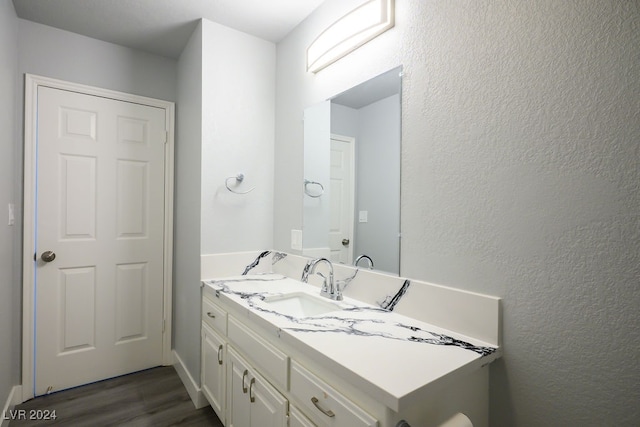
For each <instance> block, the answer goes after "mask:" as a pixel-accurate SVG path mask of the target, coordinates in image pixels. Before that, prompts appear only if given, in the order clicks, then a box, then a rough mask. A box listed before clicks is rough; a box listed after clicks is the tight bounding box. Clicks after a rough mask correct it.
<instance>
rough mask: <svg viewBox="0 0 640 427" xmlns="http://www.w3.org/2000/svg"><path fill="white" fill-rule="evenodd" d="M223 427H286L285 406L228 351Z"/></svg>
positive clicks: (280, 398) (251, 371)
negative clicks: (227, 397) (225, 418)
mask: <svg viewBox="0 0 640 427" xmlns="http://www.w3.org/2000/svg"><path fill="white" fill-rule="evenodd" d="M227 354H228V372H229V382H228V395H229V407H228V415H229V417H228V419H227V424H226V425H227V427H286V426H287V412H288V405H289V402H288V401H287V399H286V398H285V397H284V396H283V395H282V394H280V393H279V392H278V390H276V389H275V387H273V386H272V385H271V384H269V383H268V382H267V381H266V380H265V379H264V378H263V377H262V376H261V375H260V374H258V372H257V371H256V370H255V369H254V368H253V367H252V366H251V365H250V364H249V363H248V362H247V361H246V360H245V359H243V358H242V356H240V355H239V354H238V353H237V352H236V351H235V350H234V349H233V348H232V347H229V349H228V353H227Z"/></svg>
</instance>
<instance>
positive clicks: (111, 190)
mask: <svg viewBox="0 0 640 427" xmlns="http://www.w3.org/2000/svg"><path fill="white" fill-rule="evenodd" d="M37 102H38V106H37V112H38V115H37V180H36V218H35V222H36V232H35V245H36V257H37V261H36V267H35V286H34V302H35V307H34V313H35V320H34V325H35V332H34V334H35V352H34V353H35V355H34V357H35V363H34V367H35V369H34V387H35V390H34V393H35V395H36V396H37V395H41V394H44V393H47V392H49V391H57V390H61V389H65V388H69V387H73V386H77V385H80V384H85V383H89V382H92V381H96V380H101V379H104V378H109V377H113V376H117V375H121V374H125V373H129V372H133V371H136V370H140V369H145V368H149V367H153V366H158V365H160V364H162V361H163V317H164V314H163V313H164V310H163V286H164V278H163V274H164V273H163V270H164V215H165V213H164V210H165V209H164V207H165V203H164V195H165V190H164V185H165V184H164V183H165V179H164V170H165V164H164V144H165V142H166V138H167V133H166V131H165V129H166V127H165V121H166V119H165V113H166V112H165V110H164V109H162V108H156V107H150V106H145V105H140V104H136V103H131V102H124V101H118V100H114V99H109V98H105V97H99V96H92V95H87V94H81V93H77V92H72V91H67V90H60V89H54V88H49V87H43V86H40V87H38V93H37ZM47 251H49V252H51V253H55V259H51V258H52V257H53V256H52V255H51V253H47ZM47 255H49V257H47Z"/></svg>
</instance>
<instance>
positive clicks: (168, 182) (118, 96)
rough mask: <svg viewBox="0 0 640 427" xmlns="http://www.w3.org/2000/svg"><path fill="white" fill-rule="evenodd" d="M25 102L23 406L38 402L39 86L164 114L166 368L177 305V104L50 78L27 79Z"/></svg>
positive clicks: (163, 352) (168, 360) (26, 77)
mask: <svg viewBox="0 0 640 427" xmlns="http://www.w3.org/2000/svg"><path fill="white" fill-rule="evenodd" d="M24 83H25V98H24V175H23V176H24V189H23V194H24V202H23V203H24V205H23V206H24V207H23V221H24V223H23V227H24V230H23V253H22V274H23V279H22V401H23V402H24V401H27V400H29V399H31V398H33V397H34V394H35V385H34V372H35V360H34V354H35V342H34V340H35V333H34V327H35V321H34V320H35V310H34V309H35V293H34V285H35V281H34V279H35V263H34V261H33V260H34V257H35V255H34V254H35V237H36V236H35V234H36V233H35V229H36V216H35V207H36V171H37V162H36V154H37V135H38V133H37V112H38V87H40V86H43V87H50V88H54V89H61V90H67V91H71V92H78V93H82V94H86V95H91V96H99V97H103V98H109V99H114V100H117V101H124V102H132V103H136V104H142V105H147V106H150V107H156V108H161V109H164V110H165V123H166V125H165V126H166V128H165V130H166V132H167V137H166V143H165V147H164V209H165V210H164V212H165V215H164V257H163V262H164V271H163V276H164V281H163V293H164V295H163V328H162V363H163V364H164V365H171V364H173V355H172V353H171V331H172V318H171V313H172V305H173V298H172V295H173V282H172V274H173V175H174V131H175V103H173V102H169V101H163V100H159V99H154V98H147V97H144V96H138V95H132V94H128V93H124V92H117V91H113V90H109V89H102V88H97V87H93V86H87V85H82V84H77V83H72V82H67V81H63V80H57V79H52V78H49V77H43V76H37V75H33V74H25V82H24Z"/></svg>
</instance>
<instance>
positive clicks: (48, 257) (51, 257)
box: [40, 251, 56, 262]
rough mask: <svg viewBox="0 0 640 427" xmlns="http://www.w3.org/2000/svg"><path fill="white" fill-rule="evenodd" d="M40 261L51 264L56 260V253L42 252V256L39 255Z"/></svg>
mask: <svg viewBox="0 0 640 427" xmlns="http://www.w3.org/2000/svg"><path fill="white" fill-rule="evenodd" d="M40 259H41V260H43V261H44V262H51V261H53V260H54V259H56V253H55V252H53V251H45V252H42V255H40Z"/></svg>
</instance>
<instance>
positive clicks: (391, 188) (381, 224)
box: [304, 95, 401, 274]
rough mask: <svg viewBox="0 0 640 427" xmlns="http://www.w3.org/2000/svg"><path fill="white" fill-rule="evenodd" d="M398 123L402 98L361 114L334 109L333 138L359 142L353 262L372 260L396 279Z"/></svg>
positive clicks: (366, 108) (381, 102)
mask: <svg viewBox="0 0 640 427" xmlns="http://www.w3.org/2000/svg"><path fill="white" fill-rule="evenodd" d="M400 122H401V119H400V95H393V96H390V97H387V98H384V99H381V100H379V101H376V102H373V103H371V104H369V105H366V106H364V107H361V108H359V109H353V108H350V107H345V106H344V105H339V104H335V103H332V104H331V133H334V134H338V135H343V136H350V137H353V138H355V139H356V183H355V185H356V200H355V223H354V230H355V239H354V248H353V250H354V252H353V254H354V258H355V257H357V256H358V255H361V254H366V255H369V256H370V257H371V258H372V259H373V261H374V263H375V267H376V269H379V270H382V271H386V272H391V273H395V274H399V272H400V258H399V253H400V239H399V238H398V234H399V233H400V132H401V129H400ZM305 132H306V126H305ZM305 165H306V159H305ZM305 170H306V168H305ZM362 210H364V211H367V212H368V221H367V222H366V223H361V222H359V221H358V213H359V211H362ZM304 219H305V221H306V219H307V216H306V214H305V215H304ZM304 237H305V239H306V230H305V236H304ZM364 265H366V264H364Z"/></svg>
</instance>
